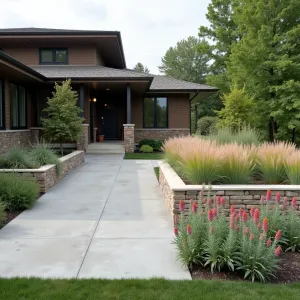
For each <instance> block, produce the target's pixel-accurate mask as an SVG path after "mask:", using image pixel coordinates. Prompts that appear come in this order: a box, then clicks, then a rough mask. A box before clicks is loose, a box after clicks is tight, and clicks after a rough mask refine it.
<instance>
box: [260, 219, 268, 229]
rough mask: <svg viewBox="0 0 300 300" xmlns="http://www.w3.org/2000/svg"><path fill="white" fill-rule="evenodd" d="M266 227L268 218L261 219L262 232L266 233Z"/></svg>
mask: <svg viewBox="0 0 300 300" xmlns="http://www.w3.org/2000/svg"><path fill="white" fill-rule="evenodd" d="M268 227H269V220H268V218H264V219H263V223H262V230H263V231H264V232H267V231H268Z"/></svg>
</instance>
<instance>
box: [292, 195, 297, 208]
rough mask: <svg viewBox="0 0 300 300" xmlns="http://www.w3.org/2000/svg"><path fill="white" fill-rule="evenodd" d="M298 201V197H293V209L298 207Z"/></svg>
mask: <svg viewBox="0 0 300 300" xmlns="http://www.w3.org/2000/svg"><path fill="white" fill-rule="evenodd" d="M296 201H297V199H296V197H293V199H292V203H291V205H292V207H293V209H297V205H296Z"/></svg>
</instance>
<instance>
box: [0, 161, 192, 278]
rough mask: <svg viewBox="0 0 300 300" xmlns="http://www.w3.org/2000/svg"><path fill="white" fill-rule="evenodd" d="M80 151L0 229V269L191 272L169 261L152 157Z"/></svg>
mask: <svg viewBox="0 0 300 300" xmlns="http://www.w3.org/2000/svg"><path fill="white" fill-rule="evenodd" d="M86 158H87V159H86V163H85V164H83V165H82V166H81V167H79V168H78V169H77V170H76V171H74V172H72V173H71V174H70V175H68V176H67V177H66V178H64V179H63V180H62V181H61V182H60V183H59V184H58V185H56V186H55V187H54V188H52V189H51V190H50V191H49V192H48V193H47V194H45V195H43V196H42V197H41V198H40V199H39V201H38V202H37V204H36V205H35V207H34V208H33V209H31V210H27V211H25V212H23V213H22V214H21V215H19V216H18V217H17V218H16V219H14V220H13V221H12V222H10V223H9V224H8V225H6V226H5V227H4V228H2V229H1V230H0V277H15V276H36V277H59V278H93V277H95V278H150V277H165V278H168V279H191V277H190V274H189V272H188V271H187V270H184V269H182V267H181V266H180V263H178V262H176V250H175V247H174V245H172V244H171V242H172V232H173V228H172V220H171V217H170V216H169V214H168V213H167V210H166V206H165V203H164V200H163V198H162V195H161V194H160V191H159V187H158V183H157V180H156V177H155V174H154V171H153V166H154V164H155V163H156V162H154V161H143V160H139V161H138V160H123V159H122V158H123V155H87V156H86Z"/></svg>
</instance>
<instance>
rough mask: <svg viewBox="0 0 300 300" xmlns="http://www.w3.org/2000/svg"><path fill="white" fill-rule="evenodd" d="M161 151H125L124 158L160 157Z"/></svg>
mask: <svg viewBox="0 0 300 300" xmlns="http://www.w3.org/2000/svg"><path fill="white" fill-rule="evenodd" d="M162 155H163V154H162V153H160V152H154V153H125V156H124V159H162Z"/></svg>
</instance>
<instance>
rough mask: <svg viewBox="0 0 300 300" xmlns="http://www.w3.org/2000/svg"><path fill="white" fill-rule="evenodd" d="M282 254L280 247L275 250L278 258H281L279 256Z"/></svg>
mask: <svg viewBox="0 0 300 300" xmlns="http://www.w3.org/2000/svg"><path fill="white" fill-rule="evenodd" d="M280 252H281V247H280V246H278V247H277V248H276V249H275V251H274V253H275V255H276V256H279V255H280Z"/></svg>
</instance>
